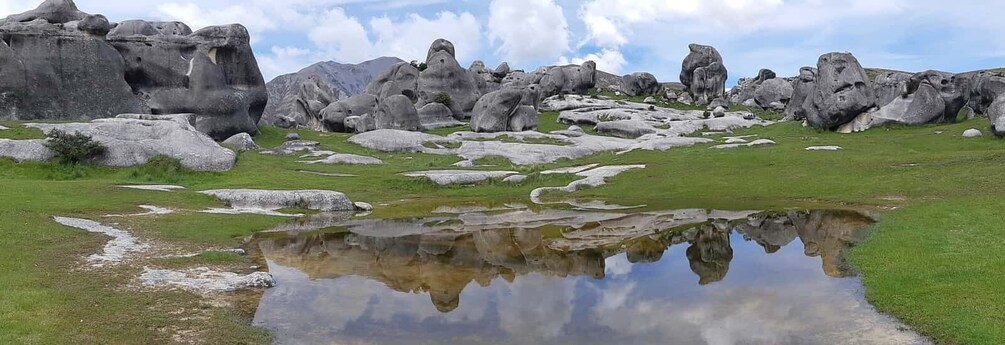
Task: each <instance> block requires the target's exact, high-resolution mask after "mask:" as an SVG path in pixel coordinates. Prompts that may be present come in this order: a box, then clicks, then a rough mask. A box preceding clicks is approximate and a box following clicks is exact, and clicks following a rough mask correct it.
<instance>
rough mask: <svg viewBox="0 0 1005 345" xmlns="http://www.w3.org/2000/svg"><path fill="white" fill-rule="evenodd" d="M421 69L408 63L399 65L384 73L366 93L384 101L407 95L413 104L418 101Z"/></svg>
mask: <svg viewBox="0 0 1005 345" xmlns="http://www.w3.org/2000/svg"><path fill="white" fill-rule="evenodd" d="M418 88H419V69H418V68H415V66H412V65H411V64H409V63H407V62H401V63H397V64H395V65H394V66H391V68H390V69H388V70H386V71H384V72H383V73H381V74H380V75H379V76H377V78H376V79H374V80H373V82H371V83H370V85H367V87H366V93H368V94H371V95H374V96H377V99H384V98H387V97H391V96H395V95H405V96H406V97H408V98H409V99H410V100H411V101H412V103H415V102H416V101H417V100H418V96H419V92H418Z"/></svg>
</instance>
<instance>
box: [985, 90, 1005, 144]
mask: <svg viewBox="0 0 1005 345" xmlns="http://www.w3.org/2000/svg"><path fill="white" fill-rule="evenodd" d="M987 113H988V117H989V118H990V119H991V132H992V133H994V134H995V136H997V137H999V138H1002V137H1005V97H998V99H996V100H995V101H994V102H991V106H990V107H988V112H987Z"/></svg>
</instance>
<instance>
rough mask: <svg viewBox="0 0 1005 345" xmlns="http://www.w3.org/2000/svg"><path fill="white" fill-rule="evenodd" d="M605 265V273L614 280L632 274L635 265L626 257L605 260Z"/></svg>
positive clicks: (613, 257)
mask: <svg viewBox="0 0 1005 345" xmlns="http://www.w3.org/2000/svg"><path fill="white" fill-rule="evenodd" d="M604 265H605V266H607V268H606V269H605V271H604V272H605V273H606V274H607V276H608V277H612V278H613V277H620V276H623V275H626V274H629V273H632V266H634V265H635V264H633V263H631V262H629V261H628V256H626V255H615V256H612V257H609V258H607V259H606V260H604Z"/></svg>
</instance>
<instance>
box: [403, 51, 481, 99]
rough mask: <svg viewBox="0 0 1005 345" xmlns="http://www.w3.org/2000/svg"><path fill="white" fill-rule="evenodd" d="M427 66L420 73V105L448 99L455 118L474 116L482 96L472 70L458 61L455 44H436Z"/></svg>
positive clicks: (430, 53) (430, 52)
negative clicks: (472, 114) (466, 68)
mask: <svg viewBox="0 0 1005 345" xmlns="http://www.w3.org/2000/svg"><path fill="white" fill-rule="evenodd" d="M426 66H427V67H426V70H424V71H422V72H420V73H419V83H418V85H419V86H418V89H419V102H418V103H419V104H421V105H425V104H429V103H434V102H437V101H438V100H440V99H441V98H448V99H449V102H446V103H449V104H448V106H449V107H450V110H451V111H453V113H454V115H455V116H465V117H466V115H467V114H470V113H471V109H473V108H474V106H475V103H476V102H478V99H479V97H481V93H480V92H479V90H478V86H477V85H476V84H475V82H474V79H473V78H471V75H470V74H469V73H468V71H467V70H465V69H464V68H463V67H461V65H460V64H458V63H457V60H456V59H455V58H454V53H453V44H450V42H449V41H446V40H442V39H440V40H437V41H436V42H434V43H433V45H432V46H431V47H430V48H429V57H428V59H427V60H426ZM440 103H444V102H440Z"/></svg>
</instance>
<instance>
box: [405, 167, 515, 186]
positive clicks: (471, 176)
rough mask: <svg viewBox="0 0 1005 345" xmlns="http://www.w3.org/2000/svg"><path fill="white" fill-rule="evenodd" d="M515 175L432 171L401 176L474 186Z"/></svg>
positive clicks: (488, 172)
mask: <svg viewBox="0 0 1005 345" xmlns="http://www.w3.org/2000/svg"><path fill="white" fill-rule="evenodd" d="M516 174H517V172H516V171H480V170H434V171H416V172H409V173H404V174H402V175H405V176H408V177H425V178H428V179H429V180H430V181H433V183H436V184H438V185H441V186H449V185H465V184H476V183H480V182H485V181H488V180H494V179H502V178H504V177H508V176H511V175H516Z"/></svg>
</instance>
